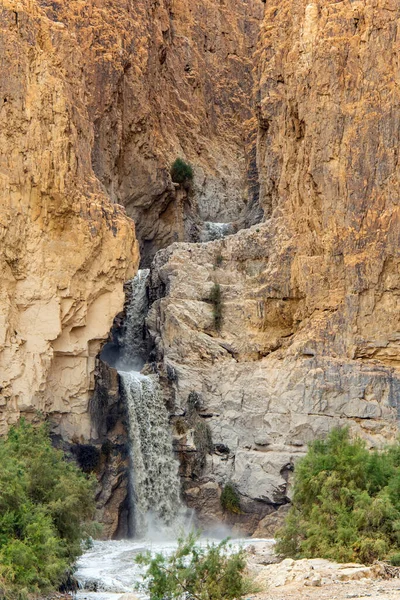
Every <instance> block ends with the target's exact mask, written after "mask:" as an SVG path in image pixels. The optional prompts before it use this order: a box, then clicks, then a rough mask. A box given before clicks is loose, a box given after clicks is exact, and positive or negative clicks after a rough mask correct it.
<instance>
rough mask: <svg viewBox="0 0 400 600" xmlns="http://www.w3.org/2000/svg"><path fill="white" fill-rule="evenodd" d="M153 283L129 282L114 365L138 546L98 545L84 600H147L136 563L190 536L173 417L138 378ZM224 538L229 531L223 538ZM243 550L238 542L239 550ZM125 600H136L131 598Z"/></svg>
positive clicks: (148, 378) (143, 274)
mask: <svg viewBox="0 0 400 600" xmlns="http://www.w3.org/2000/svg"><path fill="white" fill-rule="evenodd" d="M148 276H149V271H148V270H142V271H139V272H138V274H137V276H136V277H135V278H134V279H132V281H131V282H130V286H131V289H130V295H129V302H128V306H127V308H126V321H125V330H124V333H123V336H122V339H121V340H120V346H121V348H122V352H120V355H119V357H118V359H117V360H116V361H114V365H115V368H116V369H117V370H118V373H119V376H120V383H121V388H122V391H123V394H124V396H125V400H126V403H127V407H128V416H129V446H130V462H131V468H130V480H129V486H130V489H129V492H130V493H129V496H130V510H129V512H130V520H131V523H130V529H131V532H132V534H133V539H129V540H120V541H111V540H109V541H95V542H93V547H92V548H91V549H90V550H88V551H87V552H85V554H83V556H81V558H80V559H79V560H78V562H77V570H76V573H75V576H76V579H77V581H78V583H79V586H80V589H79V591H78V592H77V594H76V596H77V598H78V600H117V599H118V598H121V600H124V595H125V594H132V593H134V594H135V596H137V597H139V598H142V599H145V598H146V596H145V594H144V592H140V591H138V590H137V589H136V585H137V584H138V583H140V582H141V580H142V578H141V573H142V570H141V569H142V567H139V566H138V565H137V564H136V563H135V556H136V555H137V554H138V553H139V552H142V551H145V550H150V551H151V552H154V553H155V552H161V553H163V554H169V553H171V552H173V550H174V549H175V548H176V546H177V541H176V538H177V535H178V534H181V533H188V531H189V530H190V528H191V522H190V515H189V514H188V512H187V510H186V509H185V508H184V506H183V505H182V503H181V500H180V481H179V476H178V462H177V461H176V460H175V458H174V456H173V450H172V438H171V433H170V429H169V423H168V413H167V409H166V407H165V404H164V402H163V398H162V394H161V390H160V388H159V384H158V378H157V376H156V375H144V374H142V373H141V372H140V371H141V369H143V366H144V364H145V362H146V359H147V356H148V346H147V340H146V334H145V320H146V315H147V312H148V299H147V289H146V288H147V279H148ZM226 534H227V531H226V530H225V531H224V532H222V534H221V535H222V536H223V537H224V536H226ZM214 535H215V532H214ZM257 541H258V540H243V541H242V542H241V543H242V544H244V545H247V544H255V543H257ZM200 543H201V544H205V543H207V540H205V539H203V540H201V541H200ZM238 545H239V543H238V542H237V541H236V542H235V543H234V546H235V547H238ZM125 598H126V600H132V596H131V597H129V596H125Z"/></svg>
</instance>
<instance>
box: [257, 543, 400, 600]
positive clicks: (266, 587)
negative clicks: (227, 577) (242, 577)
mask: <svg viewBox="0 0 400 600" xmlns="http://www.w3.org/2000/svg"><path fill="white" fill-rule="evenodd" d="M247 551H248V554H249V569H250V571H251V573H252V576H253V578H254V581H255V583H256V584H257V586H258V587H259V588H260V590H262V591H260V592H259V593H258V594H256V595H254V596H252V600H308V599H309V600H345V599H348V598H357V599H358V600H367V599H368V600H375V599H376V600H395V599H396V600H400V578H399V577H398V576H399V575H400V569H397V570H396V569H393V568H392V569H389V570H390V571H391V572H390V573H388V569H386V568H385V566H384V565H382V564H377V565H373V566H371V567H366V566H364V565H359V564H353V563H351V564H338V563H333V562H330V561H328V560H324V559H303V560H296V561H295V560H291V559H286V560H283V561H282V562H279V563H276V562H273V561H274V557H273V554H272V546H271V544H270V543H266V544H265V545H263V544H257V545H254V546H250V547H249V548H248V549H247ZM271 563H272V564H271ZM393 575H397V577H393Z"/></svg>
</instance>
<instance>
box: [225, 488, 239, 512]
mask: <svg viewBox="0 0 400 600" xmlns="http://www.w3.org/2000/svg"><path fill="white" fill-rule="evenodd" d="M220 501H221V506H222V508H223V509H224V510H227V511H228V512H230V513H235V514H237V515H238V514H240V513H241V510H240V498H239V494H238V493H237V491H236V490H235V488H234V487H233V485H232V484H231V483H227V484H226V485H224V487H223V489H222V494H221V498H220Z"/></svg>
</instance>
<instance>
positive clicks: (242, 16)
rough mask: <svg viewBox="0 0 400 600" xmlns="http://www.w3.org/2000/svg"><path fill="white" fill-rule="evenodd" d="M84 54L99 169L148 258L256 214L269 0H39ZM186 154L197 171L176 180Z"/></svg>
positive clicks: (144, 258)
mask: <svg viewBox="0 0 400 600" xmlns="http://www.w3.org/2000/svg"><path fill="white" fill-rule="evenodd" d="M40 4H41V5H42V6H43V7H44V10H46V14H47V15H48V16H49V17H50V18H51V19H53V20H55V21H58V22H62V23H63V24H64V25H65V27H66V28H67V30H68V31H69V32H70V34H71V35H72V36H75V37H76V40H77V43H78V44H79V46H80V48H81V49H82V57H83V61H82V63H81V64H82V68H83V71H84V77H85V82H86V94H87V101H88V111H89V115H90V119H91V121H92V123H93V126H94V135H95V137H94V148H93V157H92V159H93V168H94V171H95V173H96V175H97V176H98V177H99V179H100V181H101V182H102V184H103V185H104V187H105V189H106V190H107V192H108V194H109V196H110V197H111V198H112V199H113V200H114V201H116V202H118V203H121V204H123V205H125V206H126V208H127V212H128V214H129V215H130V216H131V217H133V218H134V220H135V222H136V225H137V232H138V237H139V239H140V242H141V254H142V263H143V264H145V263H148V262H149V260H150V257H151V256H152V255H153V254H154V252H155V250H157V249H159V248H164V247H166V246H167V245H168V244H170V243H172V242H174V241H177V240H185V239H187V240H188V239H191V238H192V237H193V236H196V235H197V232H198V222H199V221H200V220H206V221H226V222H228V221H234V220H241V221H242V222H245V221H248V220H249V219H250V221H251V220H252V219H253V220H254V218H258V217H257V202H258V178H257V172H256V164H255V132H256V126H255V125H256V124H255V119H254V113H253V111H252V108H251V91H252V86H253V73H252V71H253V60H252V55H253V53H254V50H255V45H256V42H257V35H258V30H259V25H260V22H261V19H262V14H263V4H262V2H261V1H260V0H246V2H243V0H226V1H224V2H219V1H216V0H194V1H192V2H190V3H187V2H184V1H182V0H160V1H159V2H154V1H153V0H143V1H141V2H137V1H136V0H113V2H112V3H110V2H108V1H106V0H96V1H94V0H89V1H85V2H72V3H71V2H68V3H66V2H53V1H52V0H51V1H50V0H40ZM178 156H182V157H183V158H186V160H189V161H190V162H191V163H192V164H193V166H194V169H195V184H194V190H193V191H192V193H191V194H189V196H188V194H187V193H186V192H185V191H184V190H183V191H182V190H176V189H175V187H174V186H173V185H172V184H171V180H170V177H169V168H170V165H171V163H172V162H173V161H174V160H175V158H177V157H178Z"/></svg>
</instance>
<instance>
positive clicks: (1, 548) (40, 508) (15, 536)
mask: <svg viewBox="0 0 400 600" xmlns="http://www.w3.org/2000/svg"><path fill="white" fill-rule="evenodd" d="M0 465H1V467H0V587H1V588H2V590H1V593H2V595H3V596H4V597H6V598H14V597H19V598H22V597H24V596H26V595H27V594H29V593H38V592H47V591H50V590H52V589H56V588H57V587H58V586H59V585H60V584H61V583H62V582H63V580H64V579H66V578H67V577H68V574H69V572H70V569H71V566H72V564H73V563H74V561H75V560H76V558H77V557H78V556H79V555H80V554H81V552H82V546H81V542H82V540H88V537H89V533H91V531H89V524H88V522H89V520H90V519H91V517H92V516H93V512H94V484H95V482H94V480H92V479H89V478H87V476H85V475H84V474H83V473H82V472H81V471H80V470H79V469H78V467H77V466H76V465H75V464H74V463H70V462H67V461H66V460H65V458H64V454H63V452H61V451H60V450H55V449H54V448H53V447H52V445H51V442H50V439H49V436H48V432H47V429H46V428H45V427H44V426H41V427H33V426H32V425H29V424H27V423H25V421H23V420H22V421H21V422H20V423H19V425H17V426H15V427H13V428H11V429H10V431H9V433H8V436H7V437H5V438H3V439H1V440H0Z"/></svg>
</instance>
